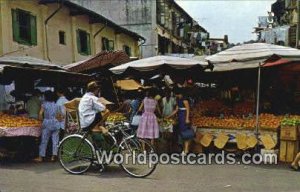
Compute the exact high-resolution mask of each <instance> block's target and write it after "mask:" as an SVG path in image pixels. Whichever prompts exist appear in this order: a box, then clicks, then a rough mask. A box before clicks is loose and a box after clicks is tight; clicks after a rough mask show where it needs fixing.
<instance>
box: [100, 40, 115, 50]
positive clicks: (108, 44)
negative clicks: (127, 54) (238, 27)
mask: <svg viewBox="0 0 300 192" xmlns="http://www.w3.org/2000/svg"><path fill="white" fill-rule="evenodd" d="M114 49H115V43H114V41H113V40H108V39H107V38H105V37H102V51H113V50H114Z"/></svg>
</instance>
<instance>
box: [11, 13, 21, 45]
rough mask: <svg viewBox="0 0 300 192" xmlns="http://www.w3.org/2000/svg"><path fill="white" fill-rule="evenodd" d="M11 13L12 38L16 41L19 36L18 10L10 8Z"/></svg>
mask: <svg viewBox="0 0 300 192" xmlns="http://www.w3.org/2000/svg"><path fill="white" fill-rule="evenodd" d="M11 14H12V29H13V40H14V41H16V42H18V41H19V36H20V30H19V19H18V11H17V10H16V9H12V10H11Z"/></svg>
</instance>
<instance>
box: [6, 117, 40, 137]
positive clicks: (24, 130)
mask: <svg viewBox="0 0 300 192" xmlns="http://www.w3.org/2000/svg"><path fill="white" fill-rule="evenodd" d="M40 135H41V122H40V121H38V120H35V119H29V118H26V117H22V116H13V115H7V114H0V137H18V136H32V137H39V136H40Z"/></svg>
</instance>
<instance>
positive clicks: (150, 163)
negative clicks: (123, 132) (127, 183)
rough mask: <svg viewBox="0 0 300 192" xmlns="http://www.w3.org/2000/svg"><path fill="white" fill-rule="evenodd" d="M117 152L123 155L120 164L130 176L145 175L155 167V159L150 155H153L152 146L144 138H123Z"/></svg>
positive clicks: (141, 176) (139, 176)
mask: <svg viewBox="0 0 300 192" xmlns="http://www.w3.org/2000/svg"><path fill="white" fill-rule="evenodd" d="M119 154H121V155H122V157H123V160H122V162H121V163H120V166H121V168H122V169H123V170H124V171H125V172H126V173H128V174H129V175H130V176H133V177H137V178H143V177H147V176H149V175H151V174H152V173H153V172H154V170H155V169H156V165H157V161H155V160H153V159H152V157H153V156H152V155H155V151H154V148H153V146H152V145H151V144H150V143H149V142H148V141H146V140H140V139H138V138H130V139H125V140H124V141H122V142H121V144H120V147H119Z"/></svg>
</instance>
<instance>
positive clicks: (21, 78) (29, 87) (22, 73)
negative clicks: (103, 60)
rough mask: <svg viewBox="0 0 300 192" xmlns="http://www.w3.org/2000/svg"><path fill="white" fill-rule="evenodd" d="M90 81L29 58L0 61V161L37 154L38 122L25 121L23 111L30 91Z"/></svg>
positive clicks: (16, 57) (3, 58)
mask: <svg viewBox="0 0 300 192" xmlns="http://www.w3.org/2000/svg"><path fill="white" fill-rule="evenodd" d="M90 79H91V77H90V76H87V75H82V74H77V73H71V72H68V71H66V70H65V69H64V68H62V67H60V66H59V65H56V64H52V63H50V62H49V61H44V60H40V59H37V58H33V57H29V56H24V57H22V56H21V57H18V56H4V57H0V88H1V89H0V95H1V98H0V160H2V159H6V158H12V159H18V160H26V159H30V158H32V157H34V156H35V155H36V153H37V151H38V145H39V137H40V135H41V121H39V120H36V119H31V118H28V114H27V111H26V110H25V109H26V102H27V101H28V99H29V97H30V96H31V95H32V94H31V93H32V91H33V90H34V89H36V88H37V87H52V88H53V87H55V86H58V85H60V86H64V87H75V86H76V87H80V86H84V85H85V84H86V82H88V81H89V80H90ZM8 98H9V100H8Z"/></svg>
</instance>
